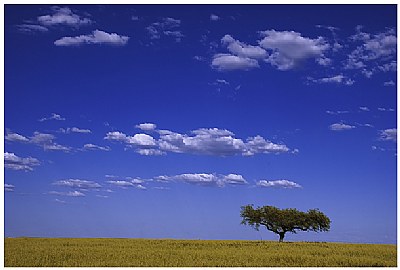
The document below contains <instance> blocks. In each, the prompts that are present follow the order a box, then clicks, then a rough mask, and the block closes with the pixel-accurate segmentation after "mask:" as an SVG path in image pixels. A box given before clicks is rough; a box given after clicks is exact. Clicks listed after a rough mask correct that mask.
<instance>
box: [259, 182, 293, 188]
mask: <svg viewBox="0 0 400 270" xmlns="http://www.w3.org/2000/svg"><path fill="white" fill-rule="evenodd" d="M257 186H259V187H266V188H269V187H273V188H301V186H300V185H299V184H297V183H295V182H292V181H288V180H274V181H268V180H260V181H258V182H257Z"/></svg>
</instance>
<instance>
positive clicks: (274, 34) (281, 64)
mask: <svg viewBox="0 0 400 270" xmlns="http://www.w3.org/2000/svg"><path fill="white" fill-rule="evenodd" d="M260 34H261V36H262V37H263V39H262V40H261V41H260V42H259V43H260V46H261V47H262V48H264V49H266V50H267V51H268V52H270V55H269V57H268V58H267V59H266V62H268V63H270V64H271V65H273V66H275V67H276V68H278V69H280V70H288V69H292V68H294V67H295V66H296V65H298V64H300V63H301V62H303V61H305V60H307V59H315V60H317V63H319V64H323V65H326V64H327V63H326V61H321V60H319V59H321V58H322V59H324V58H326V57H325V55H324V51H326V50H328V49H329V48H330V45H329V44H328V43H327V42H326V41H325V39H324V38H322V37H318V38H316V39H312V38H308V37H303V36H302V35H301V34H300V33H298V32H294V31H276V30H267V31H261V32H260Z"/></svg>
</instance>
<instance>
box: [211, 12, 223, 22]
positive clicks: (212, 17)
mask: <svg viewBox="0 0 400 270" xmlns="http://www.w3.org/2000/svg"><path fill="white" fill-rule="evenodd" d="M220 19H221V18H220V17H219V16H218V15H215V14H211V15H210V21H218V20H220Z"/></svg>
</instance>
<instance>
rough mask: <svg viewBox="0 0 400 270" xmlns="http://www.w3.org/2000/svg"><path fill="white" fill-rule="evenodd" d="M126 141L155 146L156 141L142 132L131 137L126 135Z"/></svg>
mask: <svg viewBox="0 0 400 270" xmlns="http://www.w3.org/2000/svg"><path fill="white" fill-rule="evenodd" d="M128 143H130V144H133V145H136V146H155V145H156V141H155V140H154V138H153V137H151V136H150V135H147V134H144V133H138V134H135V135H133V137H128Z"/></svg>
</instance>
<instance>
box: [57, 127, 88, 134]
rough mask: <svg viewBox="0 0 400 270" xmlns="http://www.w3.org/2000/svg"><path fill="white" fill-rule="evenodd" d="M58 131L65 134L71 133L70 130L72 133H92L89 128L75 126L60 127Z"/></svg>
mask: <svg viewBox="0 0 400 270" xmlns="http://www.w3.org/2000/svg"><path fill="white" fill-rule="evenodd" d="M60 131H61V132H62V133H67V134H68V133H71V132H74V133H92V131H91V130H90V129H80V128H77V127H72V128H66V129H64V128H60Z"/></svg>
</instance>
